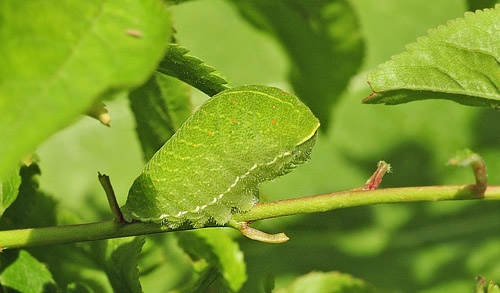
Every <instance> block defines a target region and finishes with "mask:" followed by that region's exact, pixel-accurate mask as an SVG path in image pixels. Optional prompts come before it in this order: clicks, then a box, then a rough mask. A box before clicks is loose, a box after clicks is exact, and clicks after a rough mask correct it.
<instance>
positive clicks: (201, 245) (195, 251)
mask: <svg viewBox="0 0 500 293" xmlns="http://www.w3.org/2000/svg"><path fill="white" fill-rule="evenodd" d="M178 238H179V245H180V246H181V247H182V248H183V249H184V251H185V252H186V253H187V254H189V256H190V257H191V258H192V259H193V260H194V261H199V260H205V261H206V262H207V263H208V264H210V265H214V266H216V267H217V268H218V271H219V273H220V275H221V276H222V277H223V279H224V280H225V283H226V284H227V286H229V288H231V290H233V291H238V290H240V289H241V287H242V286H243V283H245V281H246V279H247V276H246V267H245V261H244V260H243V253H242V252H241V250H240V249H239V246H238V244H237V243H236V242H234V241H233V239H232V238H231V237H229V236H228V235H227V234H226V233H224V231H222V230H218V229H202V230H195V231H185V232H182V233H178Z"/></svg>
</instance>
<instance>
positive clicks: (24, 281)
mask: <svg viewBox="0 0 500 293" xmlns="http://www.w3.org/2000/svg"><path fill="white" fill-rule="evenodd" d="M0 259H1V267H0V268H1V269H0V284H1V285H2V287H3V288H5V289H14V290H17V291H19V292H50V291H56V288H57V287H56V285H55V282H54V280H53V279H52V275H51V274H50V272H49V270H48V269H47V267H46V266H45V265H44V264H43V263H41V262H39V261H38V260H37V259H36V258H34V257H33V256H31V255H30V254H29V253H28V252H27V251H26V250H12V251H5V252H4V253H2V254H1V255H0Z"/></svg>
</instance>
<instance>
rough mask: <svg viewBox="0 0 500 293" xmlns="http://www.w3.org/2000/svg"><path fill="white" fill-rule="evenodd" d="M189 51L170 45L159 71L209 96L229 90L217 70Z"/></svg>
mask: <svg viewBox="0 0 500 293" xmlns="http://www.w3.org/2000/svg"><path fill="white" fill-rule="evenodd" d="M188 52H189V50H188V49H186V48H184V47H182V46H179V45H177V44H170V45H169V46H168V49H167V53H166V55H165V57H164V58H163V60H162V61H161V63H160V65H159V66H158V68H157V70H158V71H159V72H161V73H163V74H167V75H170V76H173V77H177V78H178V79H180V80H182V81H184V82H185V83H187V84H189V85H191V86H193V87H195V88H197V89H199V90H200V91H202V92H204V93H205V94H207V95H209V96H213V95H215V94H218V93H219V92H221V91H223V90H225V89H227V88H228V87H227V85H226V84H227V83H228V82H227V81H226V80H225V79H224V78H223V77H221V76H219V75H218V74H217V73H216V70H215V69H214V68H213V67H211V66H208V65H206V64H205V63H203V61H202V60H201V59H199V58H196V57H194V56H190V55H188V54H187V53H188Z"/></svg>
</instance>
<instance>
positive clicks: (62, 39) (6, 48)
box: [0, 0, 170, 176]
mask: <svg viewBox="0 0 500 293" xmlns="http://www.w3.org/2000/svg"><path fill="white" fill-rule="evenodd" d="M48 16H50V17H48ZM0 27H1V30H0V39H2V46H0V64H2V66H0V81H1V82H0V113H2V115H1V116H0V134H1V135H2V140H1V141H0V153H1V154H2V158H3V159H2V160H1V162H0V176H3V174H5V172H6V171H7V170H9V169H10V168H12V167H13V166H14V165H15V164H16V163H17V162H18V161H19V160H20V159H21V158H22V157H23V156H25V155H26V154H27V153H29V152H31V151H33V149H34V148H36V146H37V145H38V144H39V143H40V142H42V141H43V140H44V139H46V138H47V137H48V136H50V135H51V134H53V133H54V132H56V131H58V130H59V129H61V128H63V127H65V126H67V125H68V124H70V123H71V122H73V121H74V120H75V119H76V118H77V117H78V116H79V115H80V114H83V113H85V112H86V111H87V110H88V109H89V108H90V107H91V106H92V105H93V103H94V101H95V100H96V98H98V97H99V95H101V94H103V93H104V92H106V91H109V90H112V89H113V90H116V89H121V88H130V87H133V86H136V85H139V84H140V83H142V82H144V81H145V80H146V79H147V77H148V76H149V75H150V74H151V72H152V71H153V69H154V68H155V67H156V65H157V63H158V61H159V60H160V59H161V57H162V56H163V53H164V51H165V47H166V45H167V42H168V41H169V39H170V21H169V14H168V13H167V11H166V9H165V6H164V5H163V4H162V3H161V2H159V1H157V0H146V1H133V0H127V1H119V0H111V1H104V0H94V1H76V2H75V1H70V0H64V1H59V0H50V1H36V2H33V1H17V0H6V1H1V2H0ZM131 30H135V31H140V35H141V36H140V37H137V36H134V35H131V34H130V31H131Z"/></svg>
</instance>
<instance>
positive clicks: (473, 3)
mask: <svg viewBox="0 0 500 293" xmlns="http://www.w3.org/2000/svg"><path fill="white" fill-rule="evenodd" d="M496 3H498V1H497V0H467V5H468V6H469V10H471V11H476V10H478V9H484V8H491V7H494V6H495V4H496Z"/></svg>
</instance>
